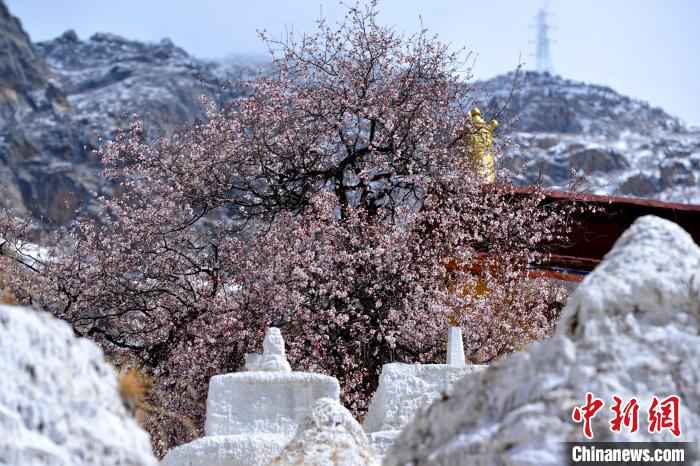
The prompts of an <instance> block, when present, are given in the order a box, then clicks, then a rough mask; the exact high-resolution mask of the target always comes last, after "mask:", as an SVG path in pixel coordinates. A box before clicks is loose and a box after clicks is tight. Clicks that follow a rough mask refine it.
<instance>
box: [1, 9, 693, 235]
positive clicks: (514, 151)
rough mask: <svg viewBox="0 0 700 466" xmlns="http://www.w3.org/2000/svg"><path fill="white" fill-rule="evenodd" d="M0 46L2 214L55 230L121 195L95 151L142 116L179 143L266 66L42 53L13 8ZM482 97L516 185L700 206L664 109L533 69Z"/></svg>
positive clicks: (108, 39)
mask: <svg viewBox="0 0 700 466" xmlns="http://www.w3.org/2000/svg"><path fill="white" fill-rule="evenodd" d="M0 43H2V44H3V46H2V47H0V76H2V78H1V79H0V207H12V208H14V209H16V210H17V211H18V213H19V214H21V215H27V214H28V215H31V216H33V217H34V218H37V219H41V220H42V221H43V223H44V224H46V225H60V224H65V223H67V222H69V221H70V220H71V219H72V218H73V216H74V214H73V213H74V211H75V210H82V211H88V212H89V211H91V209H93V208H94V202H93V200H94V199H95V197H96V196H97V195H102V194H106V195H109V193H110V186H107V185H105V183H104V181H103V180H101V179H100V177H99V170H100V167H99V161H98V160H96V158H95V156H94V154H93V150H94V149H95V148H96V147H97V146H98V145H99V143H100V141H101V140H106V139H109V138H110V137H112V136H113V135H114V133H115V131H116V130H117V129H118V128H119V127H123V126H124V125H126V124H128V123H129V121H130V120H131V119H132V118H133V115H135V114H136V115H138V116H139V117H141V118H143V119H144V121H145V127H146V130H147V132H148V135H149V136H151V137H152V136H155V135H159V134H164V133H168V132H171V131H173V130H174V129H175V128H177V127H179V126H181V125H185V124H188V123H191V122H194V121H196V119H198V118H203V117H204V112H203V109H202V107H201V105H200V102H199V97H200V96H201V95H202V94H204V95H206V96H208V97H209V98H211V99H213V100H214V101H215V102H217V103H218V104H223V103H225V102H228V101H230V100H232V99H234V98H236V97H237V96H238V95H239V94H238V93H237V92H236V90H235V89H229V88H226V87H224V83H225V80H226V78H229V77H232V76H233V77H250V76H252V75H254V74H255V73H256V72H257V70H259V69H260V68H261V67H262V65H261V64H260V63H250V64H245V63H242V62H241V60H240V59H231V60H228V61H227V62H226V63H214V62H208V61H204V60H199V59H197V58H194V57H191V56H190V55H188V53H187V52H186V51H184V50H183V49H182V48H179V47H177V46H176V45H175V44H173V43H172V42H171V41H170V40H168V39H163V40H162V41H160V42H158V43H142V42H138V41H133V40H128V39H125V38H122V37H119V36H116V35H113V34H95V35H93V36H92V37H90V38H88V39H81V38H79V37H78V36H77V34H76V33H75V32H73V31H70V30H69V31H66V32H65V33H64V34H62V35H61V36H60V37H58V38H56V39H53V40H50V41H46V42H39V43H32V41H31V39H30V37H29V36H28V35H27V33H26V32H25V31H24V30H23V28H22V24H21V22H20V20H18V19H17V18H15V17H13V16H12V15H11V13H10V12H9V11H8V9H7V7H6V6H5V4H4V3H3V1H2V0H0ZM473 88H474V95H475V101H474V102H471V103H470V105H472V104H477V105H480V106H481V107H482V109H483V110H484V113H485V114H486V116H487V117H493V116H496V117H497V118H498V119H499V121H500V122H501V123H502V124H501V127H500V128H499V133H500V136H501V140H502V141H504V142H505V144H504V147H503V149H504V152H505V157H503V158H502V159H501V161H502V166H504V167H506V168H509V169H511V170H513V171H514V173H515V178H516V180H517V182H518V183H520V184H531V183H534V182H536V181H538V180H541V181H542V182H543V183H544V184H545V185H546V186H550V187H555V188H566V187H567V186H568V185H569V184H570V182H571V181H572V178H571V176H570V172H571V169H576V170H577V171H578V173H579V174H585V175H586V176H585V178H586V184H585V186H584V188H585V189H586V190H588V191H591V192H594V193H597V194H618V195H630V196H641V197H649V198H655V199H660V200H668V201H677V202H688V203H700V188H699V187H698V185H699V184H700V133H699V132H698V131H691V130H689V129H687V128H686V127H685V126H684V125H683V124H682V123H681V122H680V121H679V120H678V119H677V118H674V117H673V116H671V115H668V114H667V113H666V112H664V111H663V110H661V109H659V108H654V107H652V106H650V105H649V104H647V103H645V102H641V101H639V100H635V99H632V98H630V97H626V96H623V95H620V94H618V93H616V92H615V91H613V90H612V89H609V88H606V87H602V86H596V85H590V84H584V83H579V82H574V81H570V80H565V79H562V78H560V77H556V76H550V75H548V74H538V73H533V72H526V73H521V74H519V75H516V74H514V73H510V74H507V75H503V76H499V77H496V78H494V79H491V80H488V81H481V82H476V83H473ZM506 104H507V105H506ZM504 108H505V109H506V110H503V109H504Z"/></svg>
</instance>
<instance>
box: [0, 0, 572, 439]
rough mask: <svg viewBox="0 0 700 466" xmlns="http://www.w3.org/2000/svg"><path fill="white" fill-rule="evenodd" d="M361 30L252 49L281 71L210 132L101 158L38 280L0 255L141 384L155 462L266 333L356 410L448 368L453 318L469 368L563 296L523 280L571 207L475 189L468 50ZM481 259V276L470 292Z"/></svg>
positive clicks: (212, 116)
mask: <svg viewBox="0 0 700 466" xmlns="http://www.w3.org/2000/svg"><path fill="white" fill-rule="evenodd" d="M376 20H377V5H376V2H370V3H369V4H367V5H359V6H358V7H356V8H350V9H349V10H348V13H347V16H346V18H345V21H344V22H343V23H342V24H340V25H339V26H338V27H337V28H331V27H330V26H328V25H327V24H326V23H325V22H324V21H319V23H318V31H317V32H316V33H315V34H311V35H304V36H302V37H293V36H290V37H288V38H287V40H285V41H283V42H280V41H272V40H270V39H267V38H265V36H264V34H263V38H264V39H265V40H266V41H267V43H268V44H269V46H270V49H271V52H272V54H273V58H274V65H275V66H274V71H273V72H271V73H267V74H261V75H260V76H259V77H258V78H256V79H254V80H253V81H251V82H247V83H245V86H246V88H247V92H246V95H245V96H244V97H241V98H240V99H239V100H237V101H235V102H232V103H231V104H230V105H228V106H226V107H225V108H222V109H218V108H216V107H215V106H214V105H212V104H211V103H209V102H204V105H206V106H207V108H208V119H207V121H205V122H202V123H197V124H194V125H192V126H190V127H187V128H183V129H182V130H181V131H178V132H177V133H175V134H173V135H170V136H169V137H166V138H163V139H160V140H158V141H153V142H151V141H148V140H147V138H146V136H145V130H144V128H142V126H141V124H140V123H138V122H136V123H134V124H133V125H132V127H131V128H130V129H129V130H128V131H125V132H123V133H121V134H119V135H118V136H117V137H116V138H115V140H114V141H112V142H110V143H108V144H106V145H105V146H104V147H103V148H102V150H101V155H102V158H103V161H104V163H105V176H107V177H109V178H110V179H112V180H113V181H114V183H115V185H116V189H115V195H114V196H113V197H112V198H109V199H103V211H102V212H101V215H100V217H99V219H95V218H90V217H84V218H81V219H80V220H79V221H78V222H77V223H76V225H75V226H74V227H73V228H72V229H71V230H70V231H68V232H66V233H65V235H64V236H63V237H62V238H61V241H60V244H61V245H62V246H61V247H60V248H59V247H56V248H54V250H53V252H52V254H53V258H52V259H51V260H50V261H46V262H44V263H41V264H39V265H38V266H35V267H34V268H33V269H28V268H27V267H26V266H24V265H23V264H20V263H19V262H17V261H14V260H6V259H7V258H2V259H3V261H2V262H0V267H3V269H4V270H5V271H6V275H7V276H8V277H9V278H7V279H5V281H7V282H8V286H11V287H12V288H13V290H16V292H17V294H18V296H21V297H23V299H25V300H26V301H31V302H32V303H33V304H35V305H37V306H41V307H44V308H46V309H49V310H51V311H52V312H54V313H55V314H56V315H58V316H59V317H61V318H63V319H66V320H68V321H69V322H71V323H72V325H73V327H74V328H75V331H76V332H77V333H78V334H80V335H83V336H87V337H91V338H94V339H95V340H97V341H99V342H100V343H102V345H103V346H104V348H105V349H106V350H107V352H108V354H110V355H111V357H112V358H113V359H114V360H115V362H117V363H118V364H128V365H135V366H138V367H140V368H141V369H142V370H143V371H145V372H147V373H148V374H150V375H151V376H152V377H153V378H154V382H155V385H154V388H153V389H152V390H151V392H150V395H149V404H148V405H147V406H144V407H143V409H144V410H145V411H146V412H147V413H146V414H147V415H146V417H145V421H144V422H145V423H146V426H147V428H148V429H149V430H150V432H151V434H152V436H153V438H154V444H155V447H156V450H157V451H159V452H161V453H162V452H164V451H165V449H167V448H169V447H172V446H174V445H176V444H179V443H182V442H185V441H188V440H190V439H191V438H192V436H193V435H197V432H192V429H191V428H190V427H189V426H190V424H191V423H190V422H186V421H187V420H191V421H193V422H194V425H195V426H197V427H196V429H199V428H201V424H202V419H203V414H204V403H205V399H206V390H207V383H208V379H209V377H211V376H212V375H215V374H218V373H223V372H229V371H234V370H237V369H239V368H240V367H241V365H242V361H243V355H244V353H246V352H251V351H259V350H260V345H261V342H262V335H263V332H264V329H265V327H266V326H268V325H277V326H280V327H281V328H282V332H283V334H284V335H285V338H286V340H287V346H288V355H289V358H290V361H291V363H292V367H293V368H294V369H295V370H310V371H318V372H323V373H327V374H331V375H334V376H336V377H338V378H339V380H340V382H341V386H342V387H343V401H344V402H345V403H346V405H347V406H348V407H349V408H351V409H352V410H353V411H354V412H355V413H356V414H357V415H362V414H363V413H364V411H365V410H366V407H367V402H368V399H369V397H370V396H371V394H372V393H373V390H374V389H375V388H376V384H377V379H378V375H379V372H380V370H381V367H382V364H384V363H386V362H390V361H405V362H444V358H445V345H446V335H447V332H446V329H447V326H448V320H449V321H452V322H455V323H457V324H459V325H461V326H462V328H463V329H464V332H465V350H466V352H467V355H468V357H469V358H470V359H471V360H472V361H476V362H486V361H490V360H492V359H493V358H495V357H497V356H499V355H501V354H504V353H507V352H510V351H513V350H515V349H518V348H520V347H522V346H523V345H525V344H526V343H527V342H529V341H531V340H533V339H540V338H543V337H545V336H547V335H548V334H549V333H550V332H551V330H552V328H553V326H554V323H555V321H556V318H557V316H558V310H559V308H560V304H561V302H562V300H563V298H564V295H563V292H562V290H561V289H559V288H557V287H554V286H552V285H551V284H547V283H545V282H537V281H533V280H527V279H525V278H524V277H525V271H526V268H527V266H528V264H531V263H532V262H534V261H536V260H538V259H539V258H541V256H542V254H543V253H546V251H545V250H544V249H543V247H542V246H543V245H544V244H551V243H553V242H555V241H564V240H565V239H566V235H567V233H568V232H569V230H570V228H571V225H570V216H569V213H570V212H566V211H564V210H562V209H561V208H558V207H557V206H554V205H549V206H543V205H541V200H542V196H541V195H540V194H539V193H538V192H537V191H536V192H535V193H534V194H533V195H532V196H529V197H523V196H516V195H515V194H514V193H513V190H512V188H510V187H509V186H510V185H509V184H508V182H507V181H508V180H503V179H501V180H500V181H499V184H497V185H484V184H483V183H482V181H481V180H480V179H479V178H478V176H477V175H475V173H474V171H473V170H472V169H471V166H470V163H469V153H468V149H467V148H466V146H465V144H464V142H463V141H464V137H465V135H466V134H468V132H469V131H470V129H471V126H470V120H469V117H468V111H467V110H468V106H469V86H468V85H466V84H465V83H464V82H463V80H462V78H461V76H463V73H462V72H463V71H464V69H463V63H462V62H460V57H461V53H459V52H451V51H450V50H449V49H448V47H447V46H446V45H444V44H442V43H440V42H439V41H438V40H437V38H435V37H433V36H430V35H429V34H428V32H427V31H425V30H422V31H420V32H419V33H417V34H415V35H411V36H402V35H399V34H398V33H397V32H395V31H394V30H392V29H390V28H387V27H384V26H381V25H379V24H377V21H376ZM0 229H1V230H0V233H2V234H3V235H4V237H5V238H9V239H20V237H21V236H22V235H21V232H22V230H21V229H20V228H18V226H17V224H16V223H13V221H10V220H9V219H6V220H5V221H4V223H2V222H0ZM477 254H485V256H481V257H486V259H485V260H486V262H487V263H488V264H491V265H492V266H487V267H484V268H483V270H482V272H481V274H480V275H479V276H476V275H475V274H473V273H470V271H469V267H470V264H472V263H473V261H474V260H475V258H476V257H477ZM448 263H452V264H454V265H455V267H451V268H449V269H448V267H447V264H448ZM496 265H497V266H496ZM478 281H481V283H486V284H487V285H486V292H480V293H473V292H469V290H472V289H474V287H475V285H476V283H477V282H478ZM482 288H483V286H482ZM456 290H457V291H456ZM459 290H461V291H459ZM482 291H483V290H482ZM196 429H195V430H196Z"/></svg>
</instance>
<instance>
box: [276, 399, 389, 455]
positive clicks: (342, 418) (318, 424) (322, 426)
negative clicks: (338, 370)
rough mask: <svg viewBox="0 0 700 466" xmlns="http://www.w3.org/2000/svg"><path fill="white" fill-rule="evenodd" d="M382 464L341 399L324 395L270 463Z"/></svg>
mask: <svg viewBox="0 0 700 466" xmlns="http://www.w3.org/2000/svg"><path fill="white" fill-rule="evenodd" d="M292 465H304V466H379V461H378V460H377V457H376V454H375V452H374V451H373V450H372V449H371V447H370V446H369V443H368V441H367V436H366V435H365V433H364V431H363V430H362V427H361V426H360V424H359V423H358V422H357V421H356V420H355V418H353V417H352V414H351V413H350V411H348V410H347V409H345V408H344V407H343V406H342V405H341V404H340V403H338V401H336V400H333V399H330V398H322V399H320V400H318V401H317V402H316V404H315V405H314V407H313V410H312V412H311V413H310V414H309V415H308V416H307V417H306V419H304V421H303V422H302V423H301V425H300V426H299V430H298V431H297V433H296V435H295V436H294V438H293V439H292V441H291V442H290V443H289V445H287V446H286V447H285V449H284V450H283V451H282V453H281V454H280V455H279V456H278V457H277V458H275V459H274V460H273V461H272V463H270V466H292Z"/></svg>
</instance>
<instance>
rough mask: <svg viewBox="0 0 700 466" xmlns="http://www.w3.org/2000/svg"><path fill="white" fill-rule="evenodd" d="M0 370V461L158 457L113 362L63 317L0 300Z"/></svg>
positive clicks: (115, 461)
mask: <svg viewBox="0 0 700 466" xmlns="http://www.w3.org/2000/svg"><path fill="white" fill-rule="evenodd" d="M0 373H2V375H3V376H2V378H0V464H7V465H12V466H30V465H31V466H41V465H46V466H81V465H85V466H96V465H104V466H111V465H114V466H116V465H119V466H155V465H156V464H158V463H157V461H156V459H155V457H154V456H153V452H152V450H151V445H150V440H149V437H148V434H147V433H146V432H145V431H143V430H142V429H141V428H140V427H139V426H138V424H137V423H136V421H134V419H133V418H132V417H131V415H130V414H129V413H128V412H127V410H126V408H125V406H124V404H123V401H122V399H121V397H120V395H119V390H118V387H117V378H116V375H115V372H114V370H113V369H112V367H111V366H109V365H108V364H107V363H106V362H105V360H104V357H103V355H102V352H101V350H100V349H99V348H98V347H97V345H95V344H94V343H93V342H91V341H89V340H85V339H82V338H76V337H75V336H74V335H73V331H72V329H71V328H70V327H69V326H68V324H67V323H65V322H63V321H60V320H58V319H56V318H54V317H52V316H50V315H49V314H46V313H42V312H36V311H34V310H32V309H29V308H24V307H18V306H2V305H0Z"/></svg>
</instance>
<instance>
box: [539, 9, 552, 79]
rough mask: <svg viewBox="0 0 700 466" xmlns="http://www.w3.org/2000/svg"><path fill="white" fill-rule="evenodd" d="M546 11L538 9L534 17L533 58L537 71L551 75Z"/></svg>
mask: <svg viewBox="0 0 700 466" xmlns="http://www.w3.org/2000/svg"><path fill="white" fill-rule="evenodd" d="M547 16H548V13H547V10H546V9H545V8H540V10H539V11H538V12H537V16H535V28H536V29H537V38H536V41H535V57H536V59H537V71H539V72H545V71H546V72H548V73H550V74H552V73H553V72H554V68H553V67H552V56H551V55H550V53H549V46H550V43H551V41H550V39H549V25H548V24H547Z"/></svg>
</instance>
